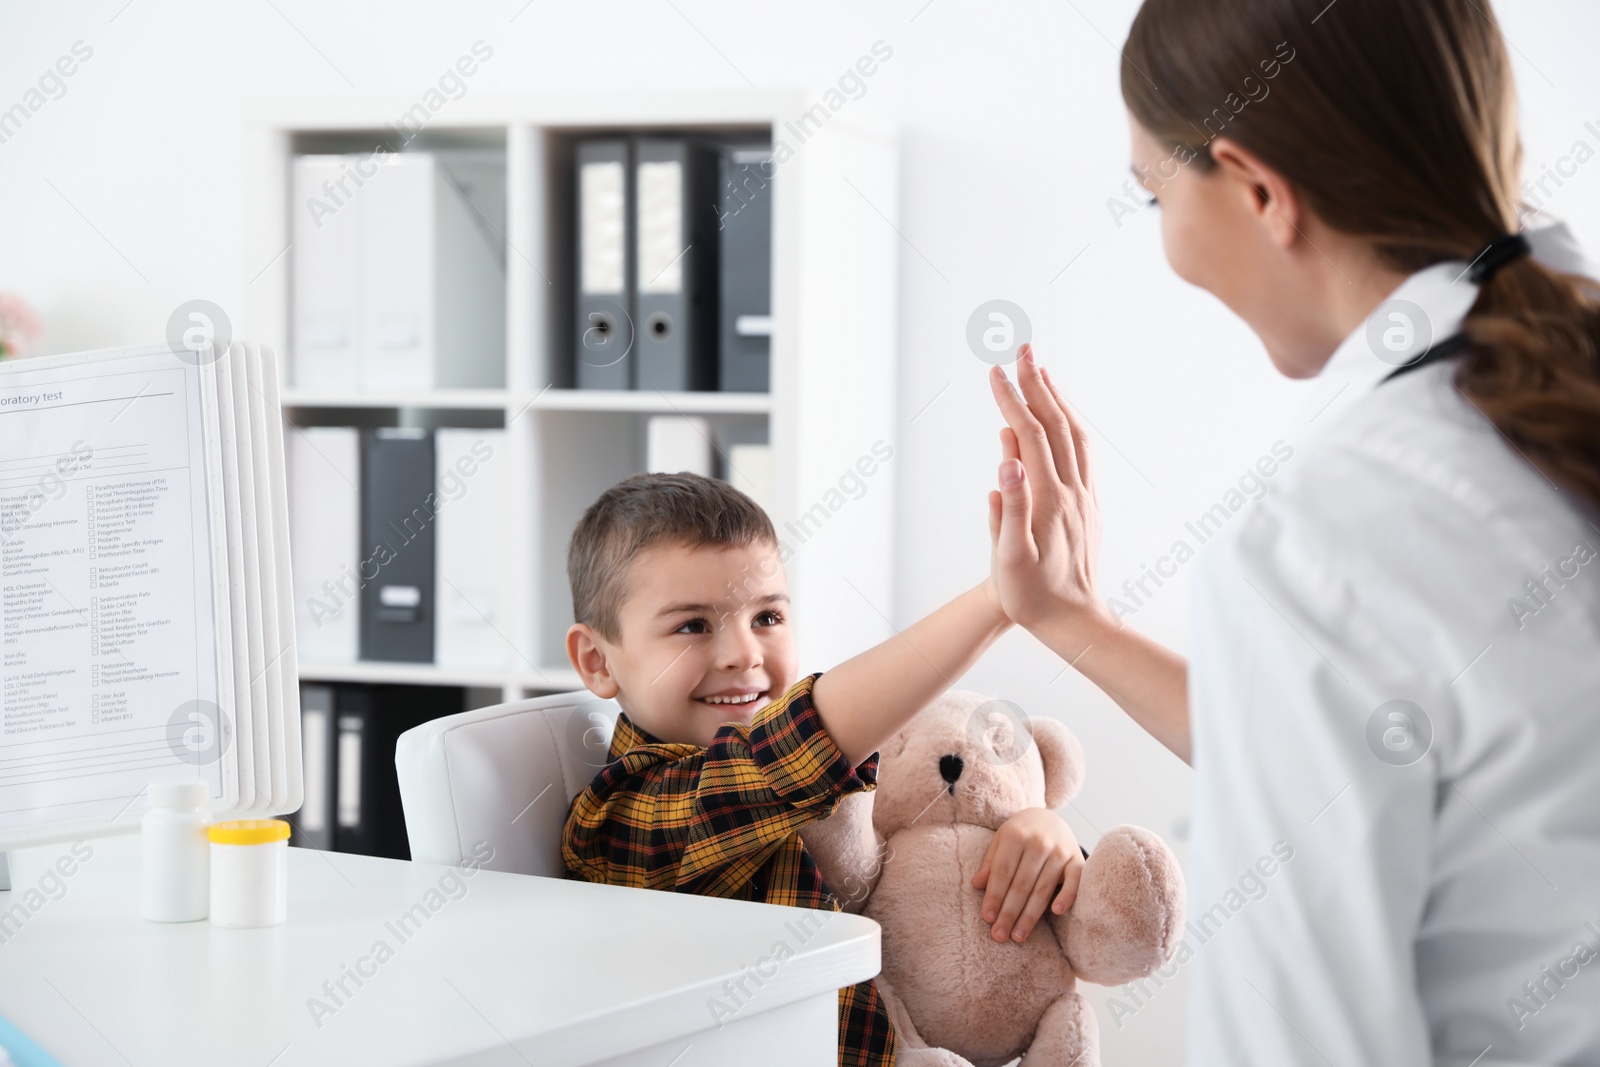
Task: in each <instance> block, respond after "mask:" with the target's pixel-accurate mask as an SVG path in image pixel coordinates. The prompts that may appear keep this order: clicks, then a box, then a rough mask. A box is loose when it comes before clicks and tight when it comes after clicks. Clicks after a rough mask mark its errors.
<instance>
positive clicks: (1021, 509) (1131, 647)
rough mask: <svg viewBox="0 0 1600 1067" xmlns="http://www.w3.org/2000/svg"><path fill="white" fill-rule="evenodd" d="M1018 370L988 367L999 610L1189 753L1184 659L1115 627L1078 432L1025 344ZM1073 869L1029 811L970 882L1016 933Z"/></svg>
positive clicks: (999, 926)
mask: <svg viewBox="0 0 1600 1067" xmlns="http://www.w3.org/2000/svg"><path fill="white" fill-rule="evenodd" d="M1016 367H1017V370H1016V374H1017V383H1018V384H1017V386H1013V385H1012V384H1011V381H1010V380H1009V379H1008V378H1007V377H1006V374H1005V371H1003V370H1002V369H1001V368H999V367H995V368H994V369H993V370H991V371H990V372H989V386H990V388H991V389H992V390H993V391H994V398H995V403H997V404H998V405H999V406H1000V412H1001V414H1003V415H1004V416H1005V420H1006V426H1005V428H1004V429H1002V430H1001V431H1000V450H1001V461H1000V471H999V480H1000V488H999V489H998V490H996V491H992V492H990V493H989V532H990V540H991V545H992V549H991V551H992V553H993V557H992V559H991V566H990V573H991V575H992V576H993V580H994V583H995V587H996V589H997V591H998V594H999V597H1000V604H1001V607H1002V608H1003V609H1004V610H1005V612H1006V615H1007V616H1009V617H1010V619H1011V621H1012V622H1015V623H1017V624H1018V625H1020V626H1023V627H1026V628H1027V629H1028V630H1029V631H1031V632H1032V633H1033V635H1034V636H1035V637H1037V638H1039V640H1041V641H1043V642H1044V643H1045V644H1046V645H1047V646H1049V647H1050V649H1051V650H1052V651H1054V652H1055V653H1056V654H1057V655H1058V656H1060V657H1061V658H1062V659H1064V660H1066V661H1067V662H1068V663H1069V664H1071V665H1072V666H1074V667H1076V668H1077V669H1078V671H1079V672H1080V673H1082V674H1083V675H1084V676H1086V677H1088V678H1089V679H1090V680H1091V681H1093V682H1094V683H1095V684H1096V685H1098V686H1099V687H1100V688H1101V689H1102V690H1104V691H1105V692H1106V693H1107V694H1108V695H1110V696H1111V697H1112V699H1114V700H1116V702H1117V703H1118V704H1119V705H1121V706H1122V708H1123V710H1124V711H1126V712H1127V713H1128V714H1129V715H1130V716H1131V717H1132V718H1133V719H1134V721H1135V722H1137V723H1138V724H1139V725H1140V726H1143V727H1144V728H1145V729H1146V730H1147V731H1149V732H1150V734H1151V735H1152V736H1154V737H1155V738H1156V739H1157V740H1158V741H1160V742H1161V743H1162V744H1164V745H1166V746H1167V748H1169V749H1171V750H1172V752H1174V753H1175V754H1177V755H1178V756H1179V757H1180V758H1182V759H1184V760H1186V761H1187V760H1188V759H1189V704H1188V673H1187V664H1185V662H1184V660H1183V658H1182V657H1180V656H1178V655H1177V654H1175V653H1173V652H1172V651H1170V650H1169V649H1166V648H1163V647H1162V646H1161V645H1159V644H1156V643H1155V642H1154V641H1151V640H1150V639H1149V638H1146V637H1144V636H1143V635H1141V634H1139V633H1137V632H1136V631H1134V630H1132V629H1131V628H1125V627H1123V626H1122V624H1121V623H1120V622H1119V621H1118V619H1117V618H1116V617H1115V615H1113V614H1112V612H1111V611H1110V610H1109V609H1108V608H1107V607H1106V606H1105V605H1104V604H1103V603H1102V602H1101V601H1100V598H1099V596H1098V595H1097V594H1096V592H1095V575H1096V569H1097V566H1098V563H1099V552H1100V503H1099V499H1098V498H1097V496H1096V494H1095V484H1094V475H1093V467H1092V465H1091V462H1090V458H1089V447H1088V438H1087V435H1086V434H1085V433H1084V431H1083V427H1082V426H1081V425H1080V424H1079V420H1078V418H1077V416H1075V415H1074V414H1073V413H1072V409H1071V408H1070V407H1069V406H1068V405H1067V402H1066V400H1065V399H1064V398H1063V397H1062V395H1061V393H1060V392H1059V391H1058V390H1057V389H1056V387H1055V385H1054V384H1053V383H1052V382H1051V381H1050V374H1049V372H1048V371H1046V370H1044V369H1043V368H1041V367H1040V366H1039V365H1038V362H1037V361H1036V360H1035V359H1034V355H1033V348H1032V346H1031V345H1023V346H1022V348H1021V350H1020V351H1019V353H1018V358H1017V364H1016ZM1019 387H1020V391H1019ZM1091 650H1093V655H1090V651H1091ZM1082 873H1083V858H1082V855H1081V853H1080V852H1079V850H1078V844H1077V839H1076V838H1075V837H1074V836H1073V834H1072V831H1071V829H1070V828H1069V827H1068V826H1067V824H1066V823H1065V822H1064V821H1063V820H1061V819H1060V818H1058V817H1057V816H1056V815H1054V814H1053V813H1051V812H1047V811H1045V810H1044V809H1042V808H1035V809H1030V810H1028V811H1023V812H1019V813H1018V814H1017V815H1014V816H1012V817H1011V818H1010V819H1008V820H1007V821H1006V822H1005V823H1004V824H1003V825H1002V826H1001V827H1000V829H999V830H998V831H997V832H996V833H995V836H994V839H993V840H992V841H991V842H990V844H989V849H988V851H987V852H986V853H985V855H984V859H983V863H982V864H981V865H980V866H979V869H978V871H977V873H976V874H975V875H973V879H972V885H973V887H974V888H975V889H982V890H984V898H983V918H984V921H985V922H989V923H992V924H993V927H992V935H993V937H994V938H995V940H997V941H1005V940H1008V939H1010V940H1014V941H1022V940H1024V939H1026V938H1027V936H1028V934H1029V933H1030V932H1031V931H1032V929H1033V927H1034V925H1035V924H1036V923H1037V922H1038V920H1039V919H1040V917H1041V916H1042V915H1043V914H1044V911H1045V908H1046V907H1047V906H1048V907H1049V908H1050V909H1051V910H1052V911H1053V912H1055V913H1056V914H1058V915H1059V914H1061V913H1063V912H1064V911H1066V909H1067V908H1069V907H1071V905H1072V900H1073V898H1074V897H1075V896H1076V895H1077V889H1078V881H1079V879H1080V878H1081V876H1082Z"/></svg>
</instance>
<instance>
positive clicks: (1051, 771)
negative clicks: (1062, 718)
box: [1028, 718, 1085, 808]
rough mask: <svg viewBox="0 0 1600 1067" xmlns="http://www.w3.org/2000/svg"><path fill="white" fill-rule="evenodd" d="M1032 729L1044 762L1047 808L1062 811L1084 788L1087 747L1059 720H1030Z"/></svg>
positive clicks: (1029, 727)
mask: <svg viewBox="0 0 1600 1067" xmlns="http://www.w3.org/2000/svg"><path fill="white" fill-rule="evenodd" d="M1028 729H1029V730H1030V731H1032V733H1033V743H1034V744H1036V745H1038V746H1039V757H1040V759H1042V760H1043V761H1044V806H1045V807H1047V808H1059V807H1060V806H1061V805H1063V804H1065V803H1066V802H1067V801H1069V800H1071V799H1072V798H1073V797H1075V796H1077V795H1078V790H1080V789H1082V788H1083V771H1084V763H1085V760H1084V756H1083V745H1081V744H1079V742H1078V739H1077V738H1076V737H1074V736H1073V735H1072V731H1071V730H1068V729H1067V728H1066V727H1065V726H1063V725H1061V723H1059V722H1057V721H1056V720H1055V719H1043V718H1040V719H1030V720H1029V721H1028Z"/></svg>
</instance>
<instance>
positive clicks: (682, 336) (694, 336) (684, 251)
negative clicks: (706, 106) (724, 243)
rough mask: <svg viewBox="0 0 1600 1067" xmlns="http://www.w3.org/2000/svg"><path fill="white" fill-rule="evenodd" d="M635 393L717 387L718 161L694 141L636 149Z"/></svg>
mask: <svg viewBox="0 0 1600 1067" xmlns="http://www.w3.org/2000/svg"><path fill="white" fill-rule="evenodd" d="M633 163H634V170H633V173H634V181H633V221H634V226H633V232H634V309H635V312H634V319H635V338H634V353H635V356H634V366H635V368H636V369H635V371H634V387H635V388H637V389H661V390H689V389H715V388H716V386H717V343H716V336H717V320H716V295H717V293H716V290H717V269H716V260H717V218H716V204H717V201H716V182H717V157H716V155H715V154H714V152H713V151H712V150H711V149H709V148H707V147H705V146H703V145H700V144H696V143H695V142H694V141H690V140H684V139H671V140H666V139H651V138H641V139H638V140H636V141H634V145H633Z"/></svg>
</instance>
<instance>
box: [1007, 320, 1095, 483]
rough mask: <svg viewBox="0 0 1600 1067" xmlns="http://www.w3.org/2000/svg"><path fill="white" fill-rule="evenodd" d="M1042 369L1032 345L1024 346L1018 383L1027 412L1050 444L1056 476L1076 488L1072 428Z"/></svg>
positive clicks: (1075, 463)
mask: <svg viewBox="0 0 1600 1067" xmlns="http://www.w3.org/2000/svg"><path fill="white" fill-rule="evenodd" d="M1042 371H1043V368H1041V367H1040V366H1039V363H1038V361H1037V360H1036V359H1035V358H1034V355H1033V346H1032V345H1023V346H1022V349H1021V357H1020V358H1019V359H1018V360H1017V384H1018V385H1019V386H1020V387H1021V388H1022V396H1023V399H1025V400H1026V401H1027V402H1028V411H1029V412H1030V413H1031V414H1032V415H1033V417H1034V418H1035V419H1037V420H1038V421H1039V424H1040V425H1041V426H1043V427H1044V432H1045V437H1046V439H1048V440H1049V442H1050V454H1051V455H1052V456H1053V457H1054V458H1055V471H1056V477H1058V478H1060V479H1061V482H1062V484H1063V485H1068V486H1072V487H1073V488H1077V487H1078V486H1079V485H1081V484H1082V476H1081V474H1080V470H1079V466H1078V458H1077V455H1076V453H1075V450H1074V447H1073V446H1074V443H1075V442H1074V439H1073V437H1074V435H1073V433H1072V425H1071V423H1070V422H1069V421H1068V419H1067V413H1066V411H1065V410H1064V408H1065V405H1064V404H1062V403H1061V402H1060V395H1059V394H1057V393H1055V392H1053V391H1052V390H1051V388H1050V386H1049V385H1047V384H1046V383H1045V380H1044V374H1043V372H1042Z"/></svg>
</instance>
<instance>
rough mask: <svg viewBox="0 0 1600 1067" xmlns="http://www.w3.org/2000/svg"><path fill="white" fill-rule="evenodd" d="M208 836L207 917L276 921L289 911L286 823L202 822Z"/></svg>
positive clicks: (245, 922)
mask: <svg viewBox="0 0 1600 1067" xmlns="http://www.w3.org/2000/svg"><path fill="white" fill-rule="evenodd" d="M206 835H207V836H208V837H209V838H210V839H211V922H212V924H213V925H216V926H276V925H277V924H278V923H281V922H283V920H284V918H285V917H286V915H287V905H288V897H289V824H288V823H286V822H284V821H283V820H282V819H234V820H233V821H231V822H214V823H212V824H211V825H210V826H208V827H206Z"/></svg>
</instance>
